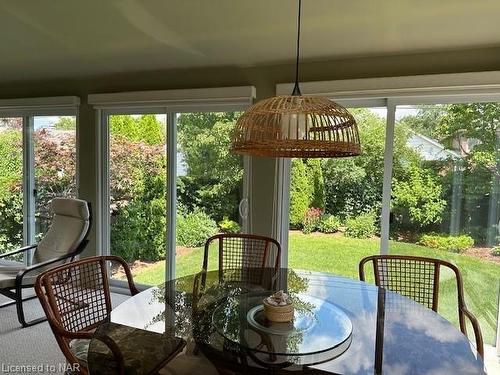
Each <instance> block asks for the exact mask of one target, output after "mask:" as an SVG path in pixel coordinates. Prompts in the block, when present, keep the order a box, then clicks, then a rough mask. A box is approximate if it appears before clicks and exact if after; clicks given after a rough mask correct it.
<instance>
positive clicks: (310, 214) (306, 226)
mask: <svg viewBox="0 0 500 375" xmlns="http://www.w3.org/2000/svg"><path fill="white" fill-rule="evenodd" d="M320 219H321V209H320V208H314V207H311V208H308V209H307V211H306V217H305V218H304V220H303V221H302V233H304V234H308V233H311V232H314V231H315V230H316V229H318V225H319V222H320Z"/></svg>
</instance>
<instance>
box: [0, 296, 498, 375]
mask: <svg viewBox="0 0 500 375" xmlns="http://www.w3.org/2000/svg"><path fill="white" fill-rule="evenodd" d="M126 298H127V297H126V296H123V295H118V294H113V304H119V303H121V302H123V301H124V300H125V299H126ZM4 301H6V299H4V298H3V297H0V303H3V302H4ZM26 311H27V312H28V313H27V318H28V319H32V318H36V317H39V316H42V309H41V307H40V305H39V304H38V302H37V301H36V300H31V301H29V302H27V305H26ZM0 322H1V325H0V373H9V374H26V373H28V372H27V371H16V369H15V366H26V365H31V366H42V368H44V370H43V372H41V373H51V374H63V371H62V370H61V369H62V366H64V365H65V358H64V356H63V355H62V354H61V352H60V350H59V347H58V346H57V343H56V341H55V339H54V336H53V335H52V332H51V330H50V327H49V325H48V323H46V322H45V323H42V324H38V325H36V326H33V327H30V328H26V329H21V328H20V326H19V323H18V322H17V316H16V311H15V307H14V306H10V307H6V308H3V309H1V310H0ZM485 364H486V368H487V370H488V374H489V375H500V358H499V357H498V356H497V352H496V348H494V347H491V346H486V348H485ZM6 370H7V371H6ZM31 373H40V371H32V372H31ZM160 373H161V374H165V375H180V374H203V375H212V374H214V375H215V374H217V371H216V370H215V368H214V367H213V366H212V365H211V364H210V362H209V361H207V360H206V359H205V358H203V357H202V356H200V355H196V356H194V355H191V354H186V353H182V354H181V355H179V356H178V357H177V358H175V359H174V360H173V361H172V362H170V364H169V365H168V366H167V367H165V368H164V369H163V370H162V371H161V372H160Z"/></svg>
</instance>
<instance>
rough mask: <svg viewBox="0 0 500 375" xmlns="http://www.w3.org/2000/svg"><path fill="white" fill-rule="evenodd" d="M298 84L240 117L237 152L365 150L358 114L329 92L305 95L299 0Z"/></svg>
mask: <svg viewBox="0 0 500 375" xmlns="http://www.w3.org/2000/svg"><path fill="white" fill-rule="evenodd" d="M298 2H299V4H298V8H299V9H298V27H297V56H296V63H295V64H296V65H295V86H294V88H293V92H292V94H291V95H282V96H275V97H272V98H268V99H264V100H261V101H259V102H257V103H256V104H254V105H252V106H251V107H250V108H248V110H247V111H245V112H244V113H243V114H242V115H241V116H240V118H239V119H238V121H237V123H236V127H235V131H234V133H233V137H232V147H231V151H232V152H233V153H236V154H242V155H253V156H268V157H290V158H295V157H298V158H324V157H330V158H334V157H344V156H356V155H359V154H360V153H361V147H360V141H359V133H358V127H357V124H356V121H355V120H354V117H353V116H352V115H351V114H350V113H349V112H348V111H347V110H346V109H345V108H344V107H342V106H341V105H339V104H337V103H335V102H333V101H331V100H330V99H328V98H326V97H320V96H304V95H302V94H301V93H300V88H299V52H300V18H301V5H302V4H301V2H302V1H301V0H298Z"/></svg>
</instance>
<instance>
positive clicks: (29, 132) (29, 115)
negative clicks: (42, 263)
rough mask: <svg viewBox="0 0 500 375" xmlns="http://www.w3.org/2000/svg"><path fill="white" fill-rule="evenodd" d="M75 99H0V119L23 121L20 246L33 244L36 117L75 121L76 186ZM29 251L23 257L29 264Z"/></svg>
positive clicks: (77, 150)
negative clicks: (69, 117) (34, 135)
mask: <svg viewBox="0 0 500 375" xmlns="http://www.w3.org/2000/svg"><path fill="white" fill-rule="evenodd" d="M79 106H80V98H79V97H77V96H52V97H40V98H15V99H0V117H21V118H22V119H23V129H22V133H23V134H22V137H23V182H22V184H23V246H27V245H31V244H34V243H35V199H36V197H35V194H34V191H35V167H34V145H33V127H34V122H33V120H34V117H36V116H74V117H75V118H76V143H75V145H76V160H75V163H76V169H75V172H76V186H77V194H78V183H79V168H78V161H79V147H78V140H79V133H80V127H79V126H78V109H79ZM32 253H33V252H32V251H29V252H28V256H25V257H24V262H25V263H26V264H27V265H30V264H31V258H32V255H33V254H32Z"/></svg>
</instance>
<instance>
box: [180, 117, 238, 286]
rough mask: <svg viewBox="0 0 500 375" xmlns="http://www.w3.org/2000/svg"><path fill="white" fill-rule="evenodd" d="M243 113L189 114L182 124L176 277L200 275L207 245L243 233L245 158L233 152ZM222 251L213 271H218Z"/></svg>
mask: <svg viewBox="0 0 500 375" xmlns="http://www.w3.org/2000/svg"><path fill="white" fill-rule="evenodd" d="M239 115H240V113H239V112H198V113H183V114H179V115H178V118H177V135H178V144H177V150H178V153H177V158H178V161H177V175H178V178H177V195H178V196H177V200H178V203H177V209H178V215H177V250H176V254H177V255H176V276H183V275H189V274H193V273H196V272H199V271H200V270H201V268H202V264H203V254H204V249H203V246H204V244H205V241H206V240H207V239H208V238H209V237H211V236H212V235H214V234H216V233H218V232H225V233H237V232H239V231H240V230H241V223H240V215H239V204H240V201H241V199H242V191H243V190H242V185H243V158H242V157H241V156H239V155H234V154H232V153H231V152H230V147H231V132H232V130H233V128H234V126H235V124H236V121H237V119H238V117H239ZM217 267H218V263H217V250H216V249H213V251H211V252H210V257H209V268H210V269H217Z"/></svg>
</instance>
